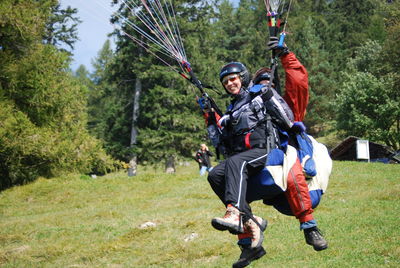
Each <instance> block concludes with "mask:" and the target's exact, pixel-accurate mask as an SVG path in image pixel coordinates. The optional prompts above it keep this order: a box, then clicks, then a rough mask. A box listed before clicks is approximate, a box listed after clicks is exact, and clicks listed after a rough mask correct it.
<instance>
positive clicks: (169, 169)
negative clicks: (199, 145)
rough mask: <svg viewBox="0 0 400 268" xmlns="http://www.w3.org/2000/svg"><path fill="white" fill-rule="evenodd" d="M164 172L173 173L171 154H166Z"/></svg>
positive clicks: (173, 159) (173, 160)
mask: <svg viewBox="0 0 400 268" xmlns="http://www.w3.org/2000/svg"><path fill="white" fill-rule="evenodd" d="M165 173H168V174H171V173H175V157H174V156H173V155H170V156H168V158H167V160H166V161H165Z"/></svg>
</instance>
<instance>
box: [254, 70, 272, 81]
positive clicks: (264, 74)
mask: <svg viewBox="0 0 400 268" xmlns="http://www.w3.org/2000/svg"><path fill="white" fill-rule="evenodd" d="M263 80H271V69H270V68H266V67H263V68H261V69H259V70H257V72H256V73H255V75H254V77H253V84H254V85H257V84H258V83H260V82H261V81H263ZM274 80H275V79H274V78H273V79H272V82H273V83H274V82H275V81H274Z"/></svg>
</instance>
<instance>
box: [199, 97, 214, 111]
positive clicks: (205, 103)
mask: <svg viewBox="0 0 400 268" xmlns="http://www.w3.org/2000/svg"><path fill="white" fill-rule="evenodd" d="M197 103H198V104H199V105H200V108H201V109H202V110H208V109H210V108H211V104H210V100H209V99H208V98H204V97H201V98H200V99H198V100H197Z"/></svg>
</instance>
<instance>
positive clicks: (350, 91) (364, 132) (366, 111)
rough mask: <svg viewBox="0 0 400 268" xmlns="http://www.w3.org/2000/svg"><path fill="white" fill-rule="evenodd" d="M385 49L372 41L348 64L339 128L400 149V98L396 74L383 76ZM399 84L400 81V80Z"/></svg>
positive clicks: (341, 93) (342, 92) (339, 112)
mask: <svg viewBox="0 0 400 268" xmlns="http://www.w3.org/2000/svg"><path fill="white" fill-rule="evenodd" d="M381 54H382V47H381V46H380V45H379V44H378V43H377V42H376V41H369V42H367V43H366V44H365V45H364V46H363V47H361V48H360V49H359V50H357V54H356V57H355V58H354V59H352V60H349V62H348V69H347V72H346V73H343V75H344V77H345V80H344V84H343V86H342V88H341V90H340V92H339V96H338V102H337V104H338V106H337V107H338V109H337V113H338V120H337V122H338V128H339V129H341V130H343V131H344V133H345V134H346V135H356V136H359V137H364V138H368V139H371V140H373V141H377V142H384V143H385V144H387V145H388V146H391V147H392V148H393V149H394V150H398V149H399V148H400V128H399V126H400V97H399V93H398V92H399V90H398V85H396V80H397V79H398V74H397V71H396V72H394V73H387V74H385V75H381V74H380V70H381V66H382V61H381ZM397 81H398V80H397Z"/></svg>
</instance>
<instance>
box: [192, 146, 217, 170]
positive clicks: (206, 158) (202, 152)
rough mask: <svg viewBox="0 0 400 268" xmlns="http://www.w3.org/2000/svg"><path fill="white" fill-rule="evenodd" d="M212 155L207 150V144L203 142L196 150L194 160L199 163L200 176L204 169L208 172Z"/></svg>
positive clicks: (210, 168)
mask: <svg viewBox="0 0 400 268" xmlns="http://www.w3.org/2000/svg"><path fill="white" fill-rule="evenodd" d="M211 156H213V154H212V153H211V152H210V151H209V150H208V147H207V145H205V144H204V143H203V144H201V145H200V149H199V150H198V151H197V152H196V157H195V158H196V161H197V163H199V169H200V176H203V175H204V174H205V173H206V171H208V172H210V171H211V170H212V169H213V167H212V164H211V160H210V157H211Z"/></svg>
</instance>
